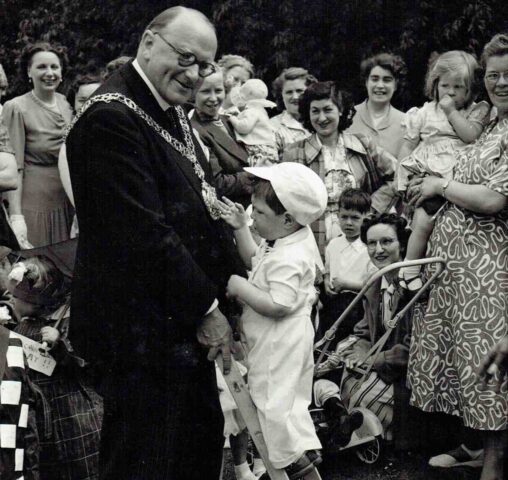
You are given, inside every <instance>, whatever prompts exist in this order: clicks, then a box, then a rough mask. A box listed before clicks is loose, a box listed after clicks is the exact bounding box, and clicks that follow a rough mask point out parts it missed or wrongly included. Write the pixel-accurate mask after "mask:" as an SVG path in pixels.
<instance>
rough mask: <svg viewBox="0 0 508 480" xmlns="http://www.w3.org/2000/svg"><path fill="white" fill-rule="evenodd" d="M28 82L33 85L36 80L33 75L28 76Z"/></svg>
mask: <svg viewBox="0 0 508 480" xmlns="http://www.w3.org/2000/svg"><path fill="white" fill-rule="evenodd" d="M28 83H29V84H30V85H33V84H34V81H33V79H32V77H28Z"/></svg>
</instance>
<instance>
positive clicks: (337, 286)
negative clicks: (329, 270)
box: [331, 277, 344, 293]
mask: <svg viewBox="0 0 508 480" xmlns="http://www.w3.org/2000/svg"><path fill="white" fill-rule="evenodd" d="M331 283H332V287H333V290H334V291H335V293H339V292H340V291H341V290H343V289H344V282H343V281H342V279H341V278H340V277H333V278H332V282H331Z"/></svg>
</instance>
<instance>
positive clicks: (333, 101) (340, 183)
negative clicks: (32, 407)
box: [282, 82, 396, 253]
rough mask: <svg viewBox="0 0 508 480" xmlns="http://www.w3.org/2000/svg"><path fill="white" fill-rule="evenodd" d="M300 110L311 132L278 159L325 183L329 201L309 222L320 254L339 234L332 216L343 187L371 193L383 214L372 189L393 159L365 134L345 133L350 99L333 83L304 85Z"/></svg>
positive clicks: (389, 171)
mask: <svg viewBox="0 0 508 480" xmlns="http://www.w3.org/2000/svg"><path fill="white" fill-rule="evenodd" d="M299 112H300V117H301V120H302V123H303V126H304V127H305V128H306V129H308V130H309V131H310V132H312V135H311V136H310V137H308V138H306V139H304V140H300V141H298V142H296V143H293V144H292V145H289V146H288V147H287V148H286V150H285V151H284V154H283V157H282V159H283V161H287V162H299V163H303V164H304V165H307V166H308V167H310V168H311V169H312V170H314V171H315V172H316V173H317V174H318V175H319V176H320V177H321V179H322V180H323V181H324V182H325V185H326V188H327V190H328V205H327V208H326V210H325V213H324V215H323V216H322V217H321V219H319V220H318V221H317V222H314V224H313V225H312V229H313V231H314V234H315V235H316V240H317V242H318V245H319V248H320V251H321V253H323V252H324V248H325V246H326V244H327V243H328V242H329V241H330V240H331V239H332V238H334V237H336V236H337V235H339V234H340V233H341V231H340V227H339V222H338V215H337V212H338V208H339V207H338V205H339V197H340V195H341V193H342V192H343V191H344V190H346V189H347V188H362V189H363V190H364V191H365V192H367V193H368V194H371V195H372V194H373V195H372V206H373V208H374V209H375V210H377V211H378V212H382V211H383V205H382V204H381V203H380V202H379V201H378V199H377V197H376V191H377V190H378V189H379V188H380V187H381V186H382V185H383V184H384V183H385V182H386V180H387V178H389V177H390V176H392V175H393V172H394V169H395V165H396V159H395V158H394V157H393V156H392V155H390V154H389V153H388V152H385V151H384V150H383V149H381V148H380V147H377V146H376V145H375V144H374V143H373V142H372V140H371V139H370V138H368V137H366V136H365V135H361V134H359V135H353V134H350V133H345V132H344V130H345V129H346V128H348V127H349V126H350V125H351V121H352V119H353V115H354V113H355V110H354V103H353V99H352V97H351V95H350V94H349V93H348V92H346V91H345V90H341V89H340V88H339V87H338V85H337V84H336V83H335V82H317V83H313V84H311V85H309V87H308V88H307V90H305V92H304V93H303V94H302V96H301V97H300V101H299Z"/></svg>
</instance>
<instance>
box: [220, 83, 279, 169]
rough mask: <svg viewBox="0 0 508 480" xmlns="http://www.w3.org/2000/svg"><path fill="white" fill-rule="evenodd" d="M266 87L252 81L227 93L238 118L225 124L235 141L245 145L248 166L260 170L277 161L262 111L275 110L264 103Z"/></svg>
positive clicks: (271, 131)
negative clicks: (233, 134) (230, 129)
mask: <svg viewBox="0 0 508 480" xmlns="http://www.w3.org/2000/svg"><path fill="white" fill-rule="evenodd" d="M267 96H268V87H267V86H266V85H265V83H264V82H263V81H262V80H259V79H258V78H252V79H250V80H247V81H246V82H245V83H244V84H243V85H242V86H241V87H235V89H233V91H232V92H231V97H232V101H233V102H234V103H235V105H236V106H237V107H239V108H242V107H243V110H242V112H241V113H240V114H239V115H238V116H236V117H235V116H231V117H230V118H229V121H230V122H231V125H233V128H234V129H235V132H236V139H237V140H238V141H240V142H242V143H244V144H245V148H246V150H247V152H248V154H249V165H250V166H253V167H260V166H266V165H271V164H272V163H277V162H278V161H279V156H278V153H277V148H276V147H275V132H274V130H273V127H272V125H271V124H270V119H269V117H268V113H267V112H266V110H265V109H266V108H273V107H275V106H276V105H275V103H273V102H270V101H269V100H267V99H266V97H267Z"/></svg>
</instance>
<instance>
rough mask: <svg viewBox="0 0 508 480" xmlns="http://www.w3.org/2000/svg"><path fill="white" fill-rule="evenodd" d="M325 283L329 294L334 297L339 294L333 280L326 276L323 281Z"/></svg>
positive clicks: (326, 291)
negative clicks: (334, 287)
mask: <svg viewBox="0 0 508 480" xmlns="http://www.w3.org/2000/svg"><path fill="white" fill-rule="evenodd" d="M323 284H324V286H325V293H326V294H327V295H328V296H330V297H333V296H334V295H337V292H336V291H335V290H334V289H333V285H332V282H331V281H330V279H329V278H328V277H325V281H324V282H323Z"/></svg>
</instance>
